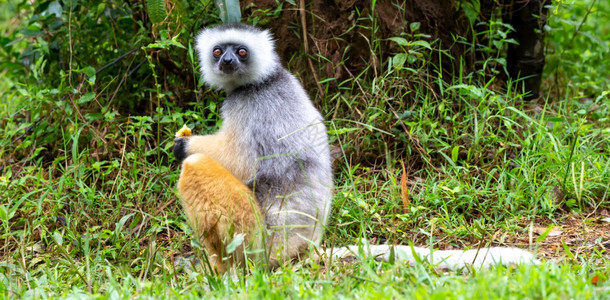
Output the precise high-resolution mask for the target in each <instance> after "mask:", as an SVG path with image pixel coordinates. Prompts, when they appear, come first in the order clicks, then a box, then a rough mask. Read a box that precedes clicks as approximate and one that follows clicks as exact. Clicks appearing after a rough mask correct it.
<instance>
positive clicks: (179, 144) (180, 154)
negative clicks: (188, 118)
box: [174, 124, 191, 162]
mask: <svg viewBox="0 0 610 300" xmlns="http://www.w3.org/2000/svg"><path fill="white" fill-rule="evenodd" d="M189 136H191V129H190V128H188V127H187V126H186V124H185V125H182V128H180V130H178V132H176V138H175V139H174V157H176V159H177V160H178V162H182V161H183V160H184V159H185V158H186V144H187V141H188V137H189Z"/></svg>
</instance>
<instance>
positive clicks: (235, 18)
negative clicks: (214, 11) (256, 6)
mask: <svg viewBox="0 0 610 300" xmlns="http://www.w3.org/2000/svg"><path fill="white" fill-rule="evenodd" d="M215 3H216V7H218V10H220V19H221V20H222V22H223V23H239V22H240V21H241V10H240V8H239V0H216V1H215Z"/></svg>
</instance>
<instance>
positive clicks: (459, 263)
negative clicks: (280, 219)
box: [321, 244, 540, 269]
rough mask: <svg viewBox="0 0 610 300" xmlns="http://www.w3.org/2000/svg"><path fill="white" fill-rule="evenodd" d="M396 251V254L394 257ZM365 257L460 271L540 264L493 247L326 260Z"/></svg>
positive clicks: (365, 251) (407, 249)
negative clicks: (470, 267)
mask: <svg viewBox="0 0 610 300" xmlns="http://www.w3.org/2000/svg"><path fill="white" fill-rule="evenodd" d="M392 251H393V254H392ZM359 254H360V255H364V256H368V257H374V258H375V259H376V260H380V261H390V260H391V257H392V255H393V256H394V260H395V261H407V262H409V263H410V264H414V263H416V262H422V261H424V262H428V263H430V264H432V265H433V266H434V267H435V268H441V269H458V268H461V267H464V266H469V265H470V266H473V267H485V266H491V265H511V264H539V263H540V261H538V259H536V256H535V255H534V254H532V253H530V252H528V251H525V250H522V249H519V248H506V247H491V248H477V249H470V250H435V251H430V249H429V248H421V247H412V246H406V245H366V244H365V245H361V246H355V245H354V246H347V247H340V248H332V249H326V251H324V252H323V253H322V254H321V255H322V256H325V257H326V258H332V259H337V258H338V259H343V258H347V257H350V256H358V255H359Z"/></svg>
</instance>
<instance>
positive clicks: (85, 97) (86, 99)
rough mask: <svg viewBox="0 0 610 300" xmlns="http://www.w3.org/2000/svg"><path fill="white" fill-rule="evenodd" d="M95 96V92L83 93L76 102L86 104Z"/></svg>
mask: <svg viewBox="0 0 610 300" xmlns="http://www.w3.org/2000/svg"><path fill="white" fill-rule="evenodd" d="M94 98H95V93H93V92H89V93H86V94H84V95H82V96H81V97H80V98H79V99H78V101H77V102H76V103H78V104H85V103H87V102H89V101H91V100H93V99H94Z"/></svg>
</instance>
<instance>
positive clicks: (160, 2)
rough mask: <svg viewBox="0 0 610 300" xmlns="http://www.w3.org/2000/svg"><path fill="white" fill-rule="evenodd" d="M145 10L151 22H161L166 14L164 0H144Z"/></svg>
mask: <svg viewBox="0 0 610 300" xmlns="http://www.w3.org/2000/svg"><path fill="white" fill-rule="evenodd" d="M146 11H147V12H148V17H149V18H150V21H151V22H153V23H155V24H157V23H161V22H163V20H165V17H166V16H167V13H166V12H165V0H146Z"/></svg>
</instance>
